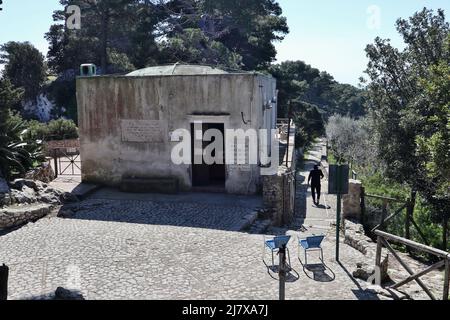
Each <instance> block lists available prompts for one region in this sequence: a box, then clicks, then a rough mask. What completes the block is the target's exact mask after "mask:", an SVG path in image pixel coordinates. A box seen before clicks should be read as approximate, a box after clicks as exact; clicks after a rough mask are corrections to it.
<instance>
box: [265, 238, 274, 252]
mask: <svg viewBox="0 0 450 320" xmlns="http://www.w3.org/2000/svg"><path fill="white" fill-rule="evenodd" d="M266 246H267V247H268V248H269V249H270V250H276V249H277V248H276V247H275V240H268V241H266Z"/></svg>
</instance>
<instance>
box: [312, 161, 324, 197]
mask: <svg viewBox="0 0 450 320" xmlns="http://www.w3.org/2000/svg"><path fill="white" fill-rule="evenodd" d="M323 178H325V176H324V175H323V172H322V170H320V169H319V166H317V165H316V166H314V170H312V171H311V172H310V173H309V178H308V185H311V193H312V197H313V201H314V204H315V205H316V206H318V205H319V204H320V194H321V189H322V183H321V180H322V179H323ZM316 196H317V201H316Z"/></svg>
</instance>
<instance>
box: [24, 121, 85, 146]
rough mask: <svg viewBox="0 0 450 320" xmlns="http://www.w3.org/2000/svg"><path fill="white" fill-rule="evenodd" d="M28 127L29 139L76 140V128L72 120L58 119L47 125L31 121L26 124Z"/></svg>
mask: <svg viewBox="0 0 450 320" xmlns="http://www.w3.org/2000/svg"><path fill="white" fill-rule="evenodd" d="M28 126H29V132H28V137H29V138H30V139H39V140H45V141H50V140H66V139H77V138H78V128H77V126H76V124H75V122H73V121H72V120H66V119H58V120H52V121H50V122H49V123H47V124H46V123H41V122H39V121H35V120H33V121H29V122H28Z"/></svg>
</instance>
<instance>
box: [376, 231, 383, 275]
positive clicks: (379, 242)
mask: <svg viewBox="0 0 450 320" xmlns="http://www.w3.org/2000/svg"><path fill="white" fill-rule="evenodd" d="M382 250H383V241H382V239H381V237H380V236H378V237H377V253H376V256H375V266H376V267H377V268H380V269H379V270H381V254H382Z"/></svg>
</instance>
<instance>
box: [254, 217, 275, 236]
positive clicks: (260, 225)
mask: <svg viewBox="0 0 450 320" xmlns="http://www.w3.org/2000/svg"><path fill="white" fill-rule="evenodd" d="M271 225H272V221H271V220H258V221H256V222H255V223H254V224H253V225H252V226H251V228H250V229H249V233H250V234H264V233H265V232H266V231H267V229H269V227H270V226H271Z"/></svg>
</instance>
